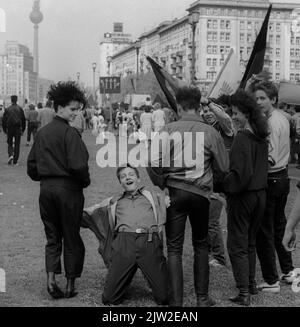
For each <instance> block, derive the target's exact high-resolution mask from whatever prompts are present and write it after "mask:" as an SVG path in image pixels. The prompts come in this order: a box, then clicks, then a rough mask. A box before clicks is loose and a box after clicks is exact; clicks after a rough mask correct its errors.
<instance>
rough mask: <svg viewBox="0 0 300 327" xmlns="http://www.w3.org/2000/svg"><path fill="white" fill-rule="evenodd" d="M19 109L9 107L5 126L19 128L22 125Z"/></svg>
mask: <svg viewBox="0 0 300 327" xmlns="http://www.w3.org/2000/svg"><path fill="white" fill-rule="evenodd" d="M20 110H22V109H20V108H19V107H11V108H10V109H8V118H7V126H20V127H21V125H22V119H21V114H20Z"/></svg>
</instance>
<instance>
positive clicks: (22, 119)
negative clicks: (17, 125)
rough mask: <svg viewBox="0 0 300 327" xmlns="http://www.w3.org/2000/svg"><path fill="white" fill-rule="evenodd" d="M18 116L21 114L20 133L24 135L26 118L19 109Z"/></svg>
mask: <svg viewBox="0 0 300 327" xmlns="http://www.w3.org/2000/svg"><path fill="white" fill-rule="evenodd" d="M20 114H21V122H22V133H24V131H25V129H26V118H25V114H24V111H23V109H22V108H21V107H20Z"/></svg>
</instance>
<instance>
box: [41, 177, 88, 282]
mask: <svg viewBox="0 0 300 327" xmlns="http://www.w3.org/2000/svg"><path fill="white" fill-rule="evenodd" d="M39 205H40V213H41V218H42V221H43V223H44V227H45V233H46V238H47V245H46V271H47V272H54V273H56V274H60V273H61V254H62V249H63V256H64V268H65V274H66V277H67V278H78V277H80V276H81V273H82V269H83V262H84V254H85V248H84V244H83V241H82V239H81V236H80V225H81V219H82V212H83V205H84V196H83V192H82V190H81V191H78V190H72V189H68V188H66V187H62V186H55V185H43V184H41V192H40V198H39Z"/></svg>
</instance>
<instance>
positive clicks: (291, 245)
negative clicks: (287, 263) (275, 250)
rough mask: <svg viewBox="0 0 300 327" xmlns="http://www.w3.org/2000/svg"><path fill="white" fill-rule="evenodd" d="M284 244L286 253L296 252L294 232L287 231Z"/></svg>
mask: <svg viewBox="0 0 300 327" xmlns="http://www.w3.org/2000/svg"><path fill="white" fill-rule="evenodd" d="M282 244H283V246H284V248H285V250H286V251H288V252H291V251H294V250H295V249H296V233H295V232H294V231H293V230H285V233H284V236H283V240H282Z"/></svg>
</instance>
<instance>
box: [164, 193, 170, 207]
mask: <svg viewBox="0 0 300 327" xmlns="http://www.w3.org/2000/svg"><path fill="white" fill-rule="evenodd" d="M165 203H166V207H167V208H169V207H170V205H171V199H170V197H169V196H168V195H166V196H165Z"/></svg>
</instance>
